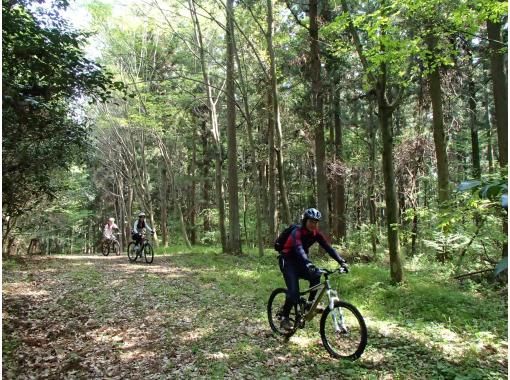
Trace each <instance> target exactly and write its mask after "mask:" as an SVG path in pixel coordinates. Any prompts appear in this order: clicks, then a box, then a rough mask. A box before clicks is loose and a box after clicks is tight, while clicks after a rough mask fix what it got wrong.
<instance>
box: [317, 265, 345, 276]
mask: <svg viewBox="0 0 510 380" xmlns="http://www.w3.org/2000/svg"><path fill="white" fill-rule="evenodd" d="M318 269H319V272H320V273H321V274H327V275H328V276H329V275H330V274H333V273H337V272H338V273H340V274H342V273H348V271H346V270H345V268H344V267H338V268H336V269H335V270H329V269H327V268H318Z"/></svg>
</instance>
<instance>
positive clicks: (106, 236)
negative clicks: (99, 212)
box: [103, 218, 119, 241]
mask: <svg viewBox="0 0 510 380" xmlns="http://www.w3.org/2000/svg"><path fill="white" fill-rule="evenodd" d="M118 229H119V227H118V226H117V225H116V224H115V219H114V218H108V221H107V222H106V224H105V226H104V228H103V241H109V240H115V236H114V235H113V230H118Z"/></svg>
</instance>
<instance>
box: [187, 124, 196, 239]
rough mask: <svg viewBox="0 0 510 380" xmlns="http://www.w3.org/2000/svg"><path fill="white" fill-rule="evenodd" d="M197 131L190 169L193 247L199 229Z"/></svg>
mask: <svg viewBox="0 0 510 380" xmlns="http://www.w3.org/2000/svg"><path fill="white" fill-rule="evenodd" d="M196 143H197V130H196V129H194V130H193V142H192V144H193V150H192V158H191V165H190V168H189V171H190V176H191V189H190V193H189V205H190V212H189V224H190V241H191V244H192V245H195V244H196V243H197V229H196V225H195V223H196V213H197V207H196V192H197V181H196V175H195V174H196V173H195V171H196V162H197V145H196Z"/></svg>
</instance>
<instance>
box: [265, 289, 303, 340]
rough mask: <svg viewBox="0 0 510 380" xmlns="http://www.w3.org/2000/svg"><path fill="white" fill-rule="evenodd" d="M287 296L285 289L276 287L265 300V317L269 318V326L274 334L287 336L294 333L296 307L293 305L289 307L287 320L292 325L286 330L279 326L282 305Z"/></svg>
mask: <svg viewBox="0 0 510 380" xmlns="http://www.w3.org/2000/svg"><path fill="white" fill-rule="evenodd" d="M286 298H287V289H283V288H278V289H275V290H274V291H273V293H271V295H270V296H269V301H267V318H268V320H269V326H271V330H273V331H274V332H275V333H276V334H278V335H282V336H285V337H287V338H289V337H291V336H292V335H294V333H295V332H296V330H297V328H298V317H297V307H296V306H293V307H292V308H291V309H290V313H289V321H290V323H291V325H292V326H293V327H292V328H291V329H289V330H287V329H284V328H282V327H281V322H282V321H283V319H284V317H283V305H285V299H286Z"/></svg>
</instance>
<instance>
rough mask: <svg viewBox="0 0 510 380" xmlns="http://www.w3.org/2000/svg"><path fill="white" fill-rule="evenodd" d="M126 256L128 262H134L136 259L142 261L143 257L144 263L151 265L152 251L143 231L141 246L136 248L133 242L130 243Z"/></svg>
mask: <svg viewBox="0 0 510 380" xmlns="http://www.w3.org/2000/svg"><path fill="white" fill-rule="evenodd" d="M127 254H128V259H129V261H130V262H134V261H136V259H138V258H140V259H142V258H144V257H145V262H146V263H148V264H150V263H152V261H153V260H154V250H153V249H152V245H151V244H150V243H149V240H148V238H147V234H146V233H145V231H143V232H142V243H141V246H137V244H136V242H135V241H132V242H130V243H129V245H128V248H127Z"/></svg>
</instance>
